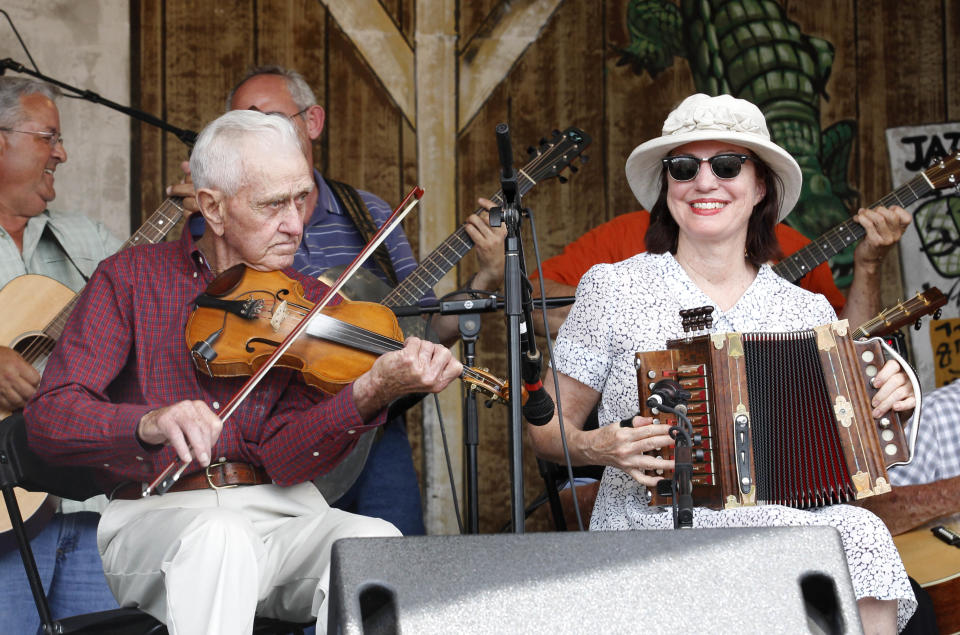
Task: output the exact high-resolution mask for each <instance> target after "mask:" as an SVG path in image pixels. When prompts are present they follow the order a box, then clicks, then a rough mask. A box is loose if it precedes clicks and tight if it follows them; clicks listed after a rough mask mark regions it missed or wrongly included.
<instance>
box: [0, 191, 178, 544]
mask: <svg viewBox="0 0 960 635" xmlns="http://www.w3.org/2000/svg"><path fill="white" fill-rule="evenodd" d="M180 202H181V199H179V198H171V199H167V200H166V201H164V202H163V204H162V205H161V206H160V208H159V209H158V210H157V211H155V212H154V213H153V215H151V216H150V218H149V219H147V222H145V223H144V224H143V226H142V227H141V228H140V229H138V230H137V231H136V233H135V234H133V236H131V237H130V238H129V239H128V240H127V241H126V242H125V243H123V245H121V246H120V249H126V248H127V247H131V246H133V245H139V244H141V243H147V244H150V243H156V242H159V241H160V240H163V238H164V237H165V236H166V235H167V233H169V231H170V230H171V229H173V227H174V226H175V225H176V224H177V223H178V222H179V221H180V219H181V218H182V217H183V214H184V212H183V208H182V207H181V206H180ZM78 297H79V293H74V292H73V291H71V290H70V289H69V288H68V287H67V286H65V285H63V284H61V283H59V282H57V281H56V280H54V279H53V278H48V277H47V276H40V275H35V274H27V275H24V276H18V277H16V278H14V279H13V280H11V281H10V282H8V283H7V284H6V285H5V286H4V287H3V288H2V289H0V306H6V307H16V311H15V312H14V311H11V312H10V313H13V315H8V316H7V318H6V319H5V320H4V321H3V323H0V344H2V345H3V346H8V347H10V348H12V349H13V350H15V351H17V352H18V353H20V355H22V356H23V358H24V359H25V360H27V362H28V363H30V364H31V365H32V366H33V367H34V368H36V369H37V372H39V373H41V374H43V369H44V367H45V366H46V365H47V359H48V358H49V357H50V352H51V351H53V347H54V345H55V344H56V343H57V339H59V337H60V335H61V334H62V333H63V328H64V326H66V323H67V318H69V317H70V313H71V311H73V307H74V305H75V304H76V301H77V298H78ZM10 414H11V413H9V412H7V411H4V410H0V419H5V418H7V417H8V416H10ZM15 493H16V495H17V502H18V503H19V505H20V511H21V512H22V513H23V517H24V519H25V524H26V526H27V532H28V535H29V536H30V537H31V538H33V536H35V535H36V534H37V532H39V531H40V529H41V528H42V527H43V525H44V524H45V523H46V522H47V521H48V520H50V517H51V516H52V514H53V512H54V511H56V508H57V504H58V503H59V501H57V500H56V498H54V497H52V496H49V495H48V494H45V493H43V492H27V491H25V490H22V489H20V488H16V489H15ZM10 529H11V525H10V516H9V514H8V513H7V506H6V503H3V507H2V513H0V551H2V550H3V548H4V547H5V546H8V545H12V544H13V542H12V536H11V535H10V534H9V532H10Z"/></svg>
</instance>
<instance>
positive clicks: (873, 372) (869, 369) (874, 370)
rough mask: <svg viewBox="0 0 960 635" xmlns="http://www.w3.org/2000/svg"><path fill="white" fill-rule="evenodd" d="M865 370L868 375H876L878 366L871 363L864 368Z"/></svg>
mask: <svg viewBox="0 0 960 635" xmlns="http://www.w3.org/2000/svg"><path fill="white" fill-rule="evenodd" d="M863 372H865V373H866V374H867V377H875V376H876V374H877V367H876V366H874V365H873V364H870V365H869V366H867V367H866V368H864V369H863Z"/></svg>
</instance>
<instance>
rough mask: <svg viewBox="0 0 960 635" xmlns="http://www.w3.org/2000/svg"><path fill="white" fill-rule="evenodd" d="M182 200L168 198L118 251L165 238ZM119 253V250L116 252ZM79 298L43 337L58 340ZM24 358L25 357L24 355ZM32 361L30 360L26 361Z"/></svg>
mask: <svg viewBox="0 0 960 635" xmlns="http://www.w3.org/2000/svg"><path fill="white" fill-rule="evenodd" d="M182 200H183V199H180V198H168V199H167V200H165V201H164V202H163V204H162V205H161V206H160V209H158V210H157V211H155V212H154V213H153V214H152V215H151V216H150V218H148V219H147V221H146V222H145V223H144V224H143V226H141V227H140V229H138V230H137V231H136V232H135V233H134V234H133V236H131V237H130V238H128V239H127V241H126V242H125V243H123V244H122V245H121V246H120V250H123V249H126V248H127V247H132V246H134V245H139V244H141V243H147V244H152V243H156V242H159V241H160V240H162V239H163V237H164V236H166V235H167V234H168V233H169V232H170V230H171V229H173V227H174V226H175V225H176V224H177V223H178V222H180V219H181V218H183V208H182V207H181V206H180V203H181V201H182ZM118 251H119V250H118ZM79 297H80V293H79V291H78V292H77V294H76V295H74V296H73V297H72V298H71V299H70V301H69V302H67V304H66V305H64V307H63V310H62V311H60V313H58V314H57V316H56V317H55V318H53V319H52V320H50V323H49V324H47V326H46V327H44V329H43V333H44V335H46V336H47V337H49V338H50V339H52V340H53V341H56V340H58V339H60V336H61V335H62V334H63V328H64V327H65V326H66V324H67V318H69V317H70V313H71V312H73V307H74V306H75V305H76V304H77V299H78V298H79ZM25 357H26V355H25ZM27 361H32V360H29V359H28V360H27Z"/></svg>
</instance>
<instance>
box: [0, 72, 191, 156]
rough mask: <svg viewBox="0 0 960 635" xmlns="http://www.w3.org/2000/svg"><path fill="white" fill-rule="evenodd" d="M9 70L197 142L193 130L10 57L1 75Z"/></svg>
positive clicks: (187, 142) (185, 139)
mask: <svg viewBox="0 0 960 635" xmlns="http://www.w3.org/2000/svg"><path fill="white" fill-rule="evenodd" d="M7 69H10V70H12V71H15V72H17V73H23V74H25V75H30V76H31V77H35V78H37V79H40V80H43V81H45V82H47V83H48V84H53V85H54V86H57V87H59V88H62V89H63V90H67V91H70V92H71V93H75V94H76V96H77V97H79V98H80V99H85V100H87V101H89V102H92V103H94V104H100V105H102V106H106V107H107V108H112V109H113V110H116V111H118V112H122V113H123V114H125V115H127V116H129V117H133V118H134V119H137V120H139V121H142V122H144V123H148V124H150V125H151V126H156V127H157V128H160V129H161V130H166V131H167V132H172V133H173V134H174V135H176V137H177V138H178V139H180V141H183V142H184V143H185V144H187V145H188V146H193V144H194V142H195V141H196V140H197V133H196V132H194V131H192V130H185V129H184V128H177V127H176V126H173V125H170V124H169V123H167V122H166V121H164V120H163V119H158V118H157V117H154V116H153V115H151V114H148V113H145V112H143V111H142V110H137V109H136V108H131V107H129V106H124V105H122V104H118V103H116V102H114V101H110V100H109V99H104V98H103V97H101V96H100V95H98V94H97V93H95V92H93V91H92V90H81V89H79V88H76V87H74V86H71V85H70V84H66V83H64V82H61V81H60V80H57V79H54V78H52V77H48V76H46V75H44V74H43V73H41V72H39V71H34V70H31V69H29V68H27V67H26V66H24V65H23V64H18V63H17V62H15V61H13V60H12V59H10V58H9V57H7V58H5V59H2V60H0V75H3V73H4V71H6V70H7Z"/></svg>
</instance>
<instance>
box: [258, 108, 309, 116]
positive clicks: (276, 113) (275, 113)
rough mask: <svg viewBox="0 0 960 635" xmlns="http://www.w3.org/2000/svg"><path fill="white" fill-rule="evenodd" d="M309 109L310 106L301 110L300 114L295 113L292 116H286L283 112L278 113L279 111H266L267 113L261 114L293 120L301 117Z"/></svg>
mask: <svg viewBox="0 0 960 635" xmlns="http://www.w3.org/2000/svg"><path fill="white" fill-rule="evenodd" d="M310 108H311V106H307V107H306V108H304V109H303V110H301V111H300V112H295V113H293V114H292V115H288V114H287V113H285V112H280V111H279V110H268V111H267V112H265V113H263V114H265V115H280V116H281V117H286V118H287V119H293V118H294V117H298V116H300V115H302V114H303V113H305V112H307V111H308V110H310Z"/></svg>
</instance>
